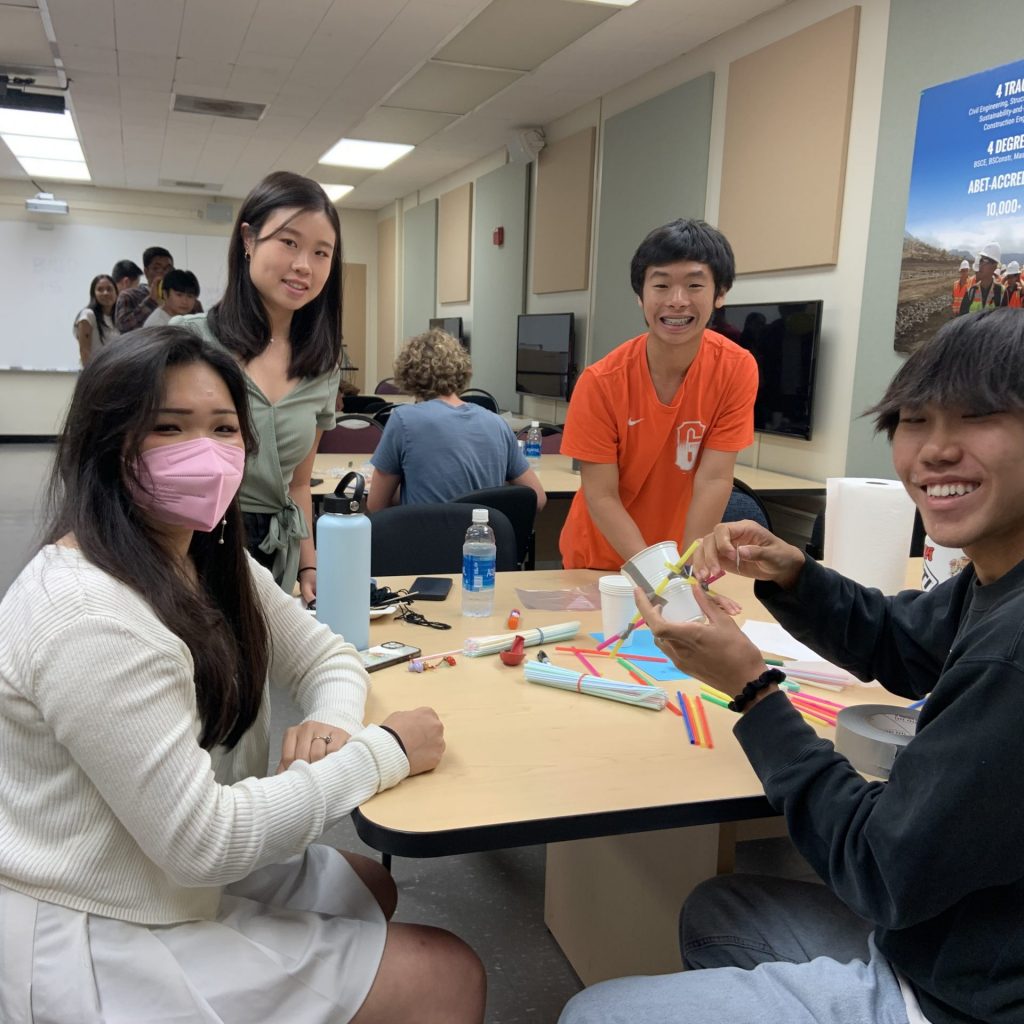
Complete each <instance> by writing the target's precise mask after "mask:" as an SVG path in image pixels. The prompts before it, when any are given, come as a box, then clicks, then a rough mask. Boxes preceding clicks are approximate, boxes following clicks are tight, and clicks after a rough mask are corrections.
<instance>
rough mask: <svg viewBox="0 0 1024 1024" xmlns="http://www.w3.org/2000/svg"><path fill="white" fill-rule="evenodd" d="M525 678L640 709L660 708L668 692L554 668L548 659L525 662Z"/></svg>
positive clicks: (663, 704) (665, 701)
mask: <svg viewBox="0 0 1024 1024" xmlns="http://www.w3.org/2000/svg"><path fill="white" fill-rule="evenodd" d="M525 668H526V678H527V680H528V681H529V682H531V683H540V684H541V685H542V686H553V687H555V689H558V690H575V691H576V692H577V693H588V694H590V695H591V696H592V697H604V698H606V699H607V700H617V701H621V702H622V703H623V704H635V705H636V706H637V707H639V708H650V709H651V710H652V711H661V709H662V708H664V707H665V704H666V703H667V702H668V695H667V694H666V693H665V691H664V690H662V689H661V688H660V687H658V686H641V685H640V684H639V683H617V682H616V681H615V680H614V679H603V678H602V677H601V676H591V675H587V674H586V673H585V672H584V673H579V672H574V671H572V669H567V668H556V667H555V666H554V665H552V664H551V663H550V662H542V661H528V662H527V663H526V665H525Z"/></svg>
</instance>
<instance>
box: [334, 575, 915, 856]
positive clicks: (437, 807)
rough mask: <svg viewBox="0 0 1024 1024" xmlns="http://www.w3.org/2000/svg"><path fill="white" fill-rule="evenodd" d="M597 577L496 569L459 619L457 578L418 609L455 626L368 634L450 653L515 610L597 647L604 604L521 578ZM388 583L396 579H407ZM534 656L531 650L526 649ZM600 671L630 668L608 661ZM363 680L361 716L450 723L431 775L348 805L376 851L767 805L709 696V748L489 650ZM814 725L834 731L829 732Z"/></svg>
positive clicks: (673, 820) (633, 827) (571, 834)
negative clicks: (563, 605)
mask: <svg viewBox="0 0 1024 1024" xmlns="http://www.w3.org/2000/svg"><path fill="white" fill-rule="evenodd" d="M919 571H920V570H919V569H918V573H919ZM601 575H602V574H601V573H599V572H593V571H589V570H570V571H566V570H546V571H539V572H520V573H499V574H498V576H497V593H496V599H495V615H493V616H492V617H491V618H486V619H470V618H463V617H462V615H461V614H460V595H459V590H458V584H457V583H456V586H455V587H453V589H452V592H451V594H450V596H449V597H448V599H447V600H446V601H444V602H436V603H419V604H417V605H416V609H417V610H418V611H422V612H423V613H424V614H425V615H426V616H427V617H428V618H431V619H437V620H441V621H447V622H450V623H451V624H452V627H453V628H452V629H451V630H448V631H440V630H431V629H427V628H424V627H421V626H413V625H410V624H408V623H405V622H403V621H401V620H395V619H391V618H388V619H381V620H377V621H376V622H374V623H372V625H371V637H370V639H371V643H372V644H377V643H380V642H382V641H384V640H401V641H403V642H405V643H410V644H414V645H416V646H418V647H421V648H422V649H423V652H424V654H425V655H429V654H431V653H434V652H440V651H447V650H451V649H453V648H458V647H460V646H461V644H462V641H463V640H464V639H465V638H466V637H467V636H479V635H487V634H493V633H502V632H506V631H507V630H506V625H505V620H506V618H507V616H508V612H509V609H511V608H512V607H519V608H521V609H522V612H523V616H522V621H521V623H520V627H519V628H520V630H523V629H528V628H531V627H534V626H544V625H552V624H554V623H558V622H566V621H570V620H573V619H580V620H581V622H582V623H583V627H582V629H581V631H580V635H579V636H578V638H577V640H576V643H578V644H579V645H580V646H583V647H591V646H593V645H594V642H593V641H592V640H590V638H589V637H588V635H587V634H588V633H590V632H591V631H600V629H601V621H600V620H601V615H600V611H589V612H577V611H572V612H567V611H555V612H549V611H533V610H529V609H527V608H525V607H523V602H522V601H520V599H519V597H518V596H517V594H516V588H517V587H519V588H523V589H529V590H556V589H568V588H571V587H575V586H580V585H582V584H585V583H588V582H594V581H596V580H597V579H598V578H599V577H600V576H601ZM918 578H920V577H919V575H918ZM387 582H388V584H389V585H390V586H392V587H397V586H401V585H403V584H406V585H407V583H408V582H409V581H408V580H406V579H399V578H395V579H392V580H388V581H387ZM718 588H721V589H722V590H723V591H724V592H726V593H729V594H730V595H732V596H734V597H735V598H736V599H737V600H739V601H740V602H741V603H742V604H743V605H744V609H745V612H746V613H747V614H749V616H750V617H751V618H758V619H763V620H767V619H770V616H769V615H768V613H767V612H766V611H765V610H764V609H763V608H762V607H761V606H760V604H759V603H758V602H757V601H756V600H755V599H754V597H753V588H752V585H751V584H750V582H749V581H746V580H742V579H739V578H737V577H732V576H729V577H725V578H724V579H723V580H721V581H720V582H719V583H718V584H716V589H718ZM544 650H545V651H546V653H547V654H548V656H549V657H550V658H551V659H552V661H553V662H554V663H555V664H557V665H561V666H565V667H567V668H568V667H573V668H577V667H579V666H578V662H576V660H575V658H574V657H573V655H571V654H560V653H556V651H555V644H546V645H544ZM536 653H537V648H528V649H527V656H528V657H535V656H536ZM608 660H609V659H602V662H604V661H608ZM599 670H601V671H604V669H602V668H601V667H600V666H599ZM607 674H608V675H609V677H611V678H616V679H622V680H626V678H627V677H626V675H625V672H624V671H623V670H621V669H620V668H619V667H618V666H614V665H613V666H611V667H609V668H608V670H607ZM371 678H372V681H373V686H372V690H371V694H370V698H369V702H368V706H367V719H366V720H367V721H370V722H380V721H382V720H383V719H384V718H385V717H386V716H387V715H388V714H389V713H390V712H392V711H395V710H399V709H403V708H412V707H417V706H420V705H424V704H426V705H430V706H432V707H434V708H436V709H437V711H438V713H439V714H440V716H441V718H442V720H443V721H444V723H445V736H446V740H447V744H448V746H447V750H446V752H445V755H444V758H443V760H442V762H441V764H440V766H439V767H438V768H437V769H436V770H435V771H434V772H431V773H429V774H426V775H421V776H417V777H415V778H411V779H407V780H406V781H405V782H403V783H402V784H401V785H400V786H397V787H395V788H394V789H391V790H388V791H386V792H384V793H380V794H378V795H377V796H375V797H374V798H373V799H371V800H370V801H368V802H367V803H366V804H364V805H363V806H362V807H361V808H360V809H359V810H357V811H356V812H355V814H354V818H355V821H356V827H357V830H358V832H359V834H360V836H361V837H362V838H363V840H364V841H365V842H367V843H369V845H371V846H373V847H375V848H376V849H378V850H380V851H382V852H384V853H391V854H396V855H401V856H428V857H429V856H440V855H445V854H450V853H462V852H469V851H474V850H486V849H496V848H501V847H511V846H519V845H526V844H532V843H543V842H554V841H559V840H566V839H581V838H587V837H591V836H598V835H613V834H620V833H625V832H640V831H646V830H650V829H660V828H669V827H677V826H683V825H694V824H707V823H710V822H719V821H734V820H742V819H747V818H757V817H764V816H767V815H772V814H774V812H773V811H772V809H771V807H770V806H769V804H768V802H767V800H766V799H765V797H764V791H763V789H762V786H761V784H760V782H759V781H758V779H757V776H756V775H755V774H754V772H753V769H752V768H751V767H750V765H749V763H748V762H747V759H746V757H745V756H744V754H743V752H742V750H741V749H740V747H739V745H738V744H737V742H736V740H735V739H734V738H733V735H732V727H733V726H734V725H735V723H736V721H737V718H736V716H735V715H734V714H733V713H732V712H730V711H727V710H726V709H724V708H719V707H716V706H714V705H711V704H705V710H706V712H707V715H708V721H709V724H710V728H711V732H712V736H713V739H714V744H715V747H714V749H713V750H707V749H704V748H700V747H695V746H691V745H690V744H689V743H688V741H687V738H686V732H685V729H684V727H683V723H682V721H681V720H680V719H679V717H678V716H676V715H674V714H671V713H669V711H668V710H664V711H661V712H655V711H651V710H647V709H645V708H637V707H632V706H630V705H625V704H619V703H617V702H614V701H609V700H602V699H600V698H596V697H590V696H586V695H578V694H575V693H572V692H565V691H562V690H555V689H552V688H550V687H545V686H540V685H536V684H533V683H528V682H527V681H526V679H525V678H524V675H523V669H522V668H521V667H519V668H507V667H506V666H504V665H503V664H502V663H501V661H500V659H499V658H498V657H497V656H490V657H482V658H467V657H464V656H460V657H459V658H458V665H457V666H455V667H448V666H445V667H443V668H439V669H436V670H434V671H431V672H426V673H422V674H416V673H413V672H410V671H409V670H408V666H406V665H400V666H395V667H393V668H389V669H385V670H383V671H381V672H378V673H375V674H374V675H373V676H372V677H371ZM663 685H664V688H665V689H666V690H667V691H668V692H669V693H670V694H671V695H672V696H674V695H675V691H676V689H682V690H683V692H684V693H689V694H690V695H691V696H694V695H696V694H697V693H698V692H699V683H698V681H697V680H693V679H686V680H682V681H680V682H678V683H677V682H671V683H666V684H663ZM827 696H829V697H831V696H833V695H832V694H827ZM835 696H836V697H837V698H839V699H840V700H841V702H842V703H844V704H855V703H875V702H885V703H897V702H898V703H901V704H903V703H905V702H904V701H901V700H899V699H898V698H895V697H892V696H891V695H889V694H887V693H886V691H884V690H882V689H881V688H878V687H857V688H855V689H851V690H850V691H847V692H844V693H842V694H836V695H835ZM820 732H821V735H823V736H827V737H830V738H831V736H833V735H834V730H832V729H825V728H822V729H821V730H820Z"/></svg>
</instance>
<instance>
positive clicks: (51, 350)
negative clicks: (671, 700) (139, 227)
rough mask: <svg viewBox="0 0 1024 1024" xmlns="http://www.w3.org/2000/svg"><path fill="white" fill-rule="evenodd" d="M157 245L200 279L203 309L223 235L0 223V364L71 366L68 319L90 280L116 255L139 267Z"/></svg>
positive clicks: (213, 285) (221, 272) (73, 351)
mask: <svg viewBox="0 0 1024 1024" xmlns="http://www.w3.org/2000/svg"><path fill="white" fill-rule="evenodd" d="M151 245H162V246H163V247H164V248H165V249H167V250H169V251H170V252H171V254H172V255H173V256H174V265H175V266H176V267H179V268H181V269H182V270H191V271H192V273H193V274H195V275H196V277H198V278H199V286H200V289H201V292H200V296H199V298H200V301H201V302H202V304H203V308H204V309H209V308H210V307H211V306H212V305H213V304H214V303H215V302H216V301H217V300H218V299H219V298H220V296H221V294H222V293H223V291H224V284H225V277H226V275H227V260H228V236H227V235H186V234H171V233H167V232H163V231H130V230H124V229H121V228H108V227H100V226H98V225H92V224H67V223H64V224H51V222H49V221H47V222H44V223H43V224H37V223H34V222H29V221H0V302H2V308H3V310H4V316H3V327H2V328H0V370H10V369H21V370H77V369H79V363H78V342H77V341H76V340H75V337H74V331H73V329H72V328H73V325H74V321H75V317H76V316H77V315H78V312H79V310H81V309H82V308H83V307H84V306H87V305H88V303H89V282H90V281H91V280H92V279H93V278H94V277H95V276H96V275H97V274H109V273H110V270H111V268H112V267H113V266H114V264H115V263H116V262H117V261H118V260H124V259H130V260H134V261H135V262H136V263H137V264H139V266H141V265H142V253H143V250H145V249H147V248H148V247H149V246H151Z"/></svg>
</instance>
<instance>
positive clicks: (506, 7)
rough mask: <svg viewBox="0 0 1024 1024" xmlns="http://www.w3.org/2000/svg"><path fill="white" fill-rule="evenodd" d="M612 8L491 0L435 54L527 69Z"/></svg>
mask: <svg viewBox="0 0 1024 1024" xmlns="http://www.w3.org/2000/svg"><path fill="white" fill-rule="evenodd" d="M616 13H618V10H617V8H615V7H609V6H607V5H604V4H581V3H567V2H565V0H494V3H492V4H490V5H488V6H487V7H485V8H484V10H483V11H481V12H480V14H478V15H477V16H476V18H474V19H473V20H472V21H471V22H470V23H469V24H468V25H467V26H466V27H465V28H464V29H463V30H462V31H461V32H460V33H459V34H458V35H457V36H455V38H454V39H452V41H451V42H449V43H448V44H446V45H445V46H444V48H443V49H441V50H440V51H439V52H438V53H437V54H436V56H437V58H438V59H440V60H449V61H455V62H458V63H462V64H483V65H486V66H487V67H492V68H518V69H520V70H521V71H530V70H532V69H533V68H536V67H538V66H539V65H541V64H543V63H544V61H546V60H547V59H548V58H549V57H551V56H553V55H554V54H556V53H558V51H559V50H562V49H564V48H565V47H566V46H568V45H569V43H571V42H573V41H574V40H576V39H579V37H580V36H582V35H585V34H586V33H587V32H589V31H590V30H591V29H593V28H594V27H595V26H597V25H600V24H601V23H602V22H603V21H607V20H608V19H609V18H611V17H612V16H613V15H615V14H616Z"/></svg>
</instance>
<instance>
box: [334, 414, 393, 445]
mask: <svg viewBox="0 0 1024 1024" xmlns="http://www.w3.org/2000/svg"><path fill="white" fill-rule="evenodd" d="M383 433H384V428H383V427H382V426H381V425H380V424H379V423H378V422H377V421H376V420H375V419H374V418H373V417H372V416H365V415H363V414H362V413H343V414H342V415H341V416H339V417H338V421H337V424H336V425H335V427H334V429H333V430H325V431H324V434H323V437H321V438H320V446H319V447H318V448H317V451H318V452H333V453H335V454H337V453H341V454H344V455H348V454H350V453H351V454H353V455H355V454H369V453H371V452H375V451H376V450H377V443H378V442H379V441H380V439H381V435H382V434H383Z"/></svg>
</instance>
